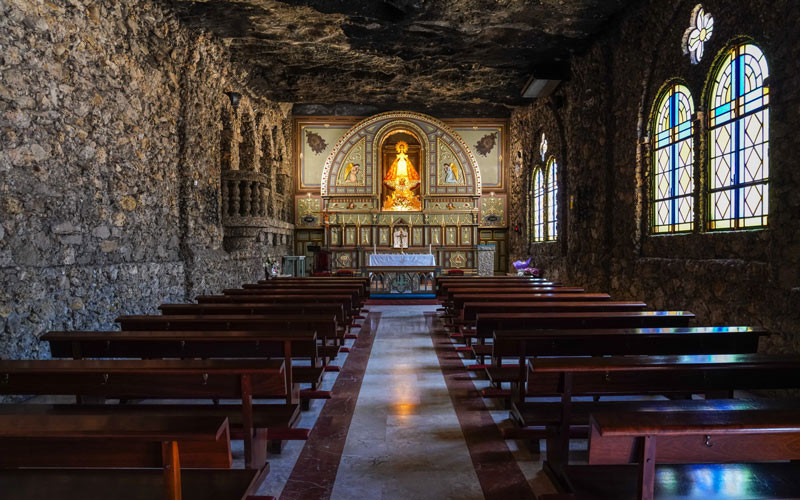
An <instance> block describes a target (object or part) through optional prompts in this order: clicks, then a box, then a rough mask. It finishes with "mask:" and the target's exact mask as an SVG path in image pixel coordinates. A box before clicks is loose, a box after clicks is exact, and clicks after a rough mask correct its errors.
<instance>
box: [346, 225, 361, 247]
mask: <svg viewBox="0 0 800 500" xmlns="http://www.w3.org/2000/svg"><path fill="white" fill-rule="evenodd" d="M344 244H345V245H348V246H352V245H356V244H358V242H357V241H356V228H354V227H353V226H347V227H345V228H344Z"/></svg>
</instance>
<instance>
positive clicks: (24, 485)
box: [0, 464, 269, 500]
mask: <svg viewBox="0 0 800 500" xmlns="http://www.w3.org/2000/svg"><path fill="white" fill-rule="evenodd" d="M268 473H269V465H268V464H267V465H264V467H262V468H261V469H258V470H250V469H189V470H184V471H182V474H181V493H182V498H183V499H184V500H265V497H257V496H253V495H254V494H255V492H256V491H257V490H258V488H259V486H261V483H262V482H263V481H264V479H265V477H266V476H267V474H268ZM163 490H164V480H163V474H162V470H161V469H155V468H154V469H10V470H0V491H2V492H3V493H2V498H3V500H32V499H40V498H41V499H44V498H46V499H47V500H108V499H109V498H113V499H114V500H142V499H159V498H162V497H163Z"/></svg>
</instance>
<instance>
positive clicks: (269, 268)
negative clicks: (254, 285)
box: [264, 257, 281, 279]
mask: <svg viewBox="0 0 800 500" xmlns="http://www.w3.org/2000/svg"><path fill="white" fill-rule="evenodd" d="M280 272H281V264H280V262H278V260H277V259H275V260H272V259H271V258H269V257H267V260H265V261H264V275H265V276H266V278H267V279H269V278H274V277H276V276H278V274H280Z"/></svg>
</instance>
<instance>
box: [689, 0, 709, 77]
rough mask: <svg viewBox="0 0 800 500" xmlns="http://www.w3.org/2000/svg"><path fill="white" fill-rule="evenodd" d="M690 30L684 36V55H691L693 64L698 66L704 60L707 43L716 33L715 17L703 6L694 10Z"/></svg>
mask: <svg viewBox="0 0 800 500" xmlns="http://www.w3.org/2000/svg"><path fill="white" fill-rule="evenodd" d="M689 24H690V26H689V28H688V29H687V30H686V32H685V33H684V34H683V53H684V54H689V55H690V57H691V59H692V64H698V63H699V62H700V60H701V59H702V58H703V50H704V45H705V43H706V42H707V41H708V40H710V39H711V35H712V34H713V33H714V17H713V16H712V15H711V14H709V13H707V12H706V11H705V9H704V8H703V6H702V5H701V4H697V6H696V7H695V8H694V9H693V10H692V16H691V18H690V19H689Z"/></svg>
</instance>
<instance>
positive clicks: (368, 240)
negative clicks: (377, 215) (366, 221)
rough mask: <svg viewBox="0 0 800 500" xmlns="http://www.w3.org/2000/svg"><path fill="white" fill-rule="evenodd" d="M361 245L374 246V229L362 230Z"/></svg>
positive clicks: (366, 228)
mask: <svg viewBox="0 0 800 500" xmlns="http://www.w3.org/2000/svg"><path fill="white" fill-rule="evenodd" d="M361 244H362V245H367V246H369V245H371V244H372V228H371V227H362V228H361Z"/></svg>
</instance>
